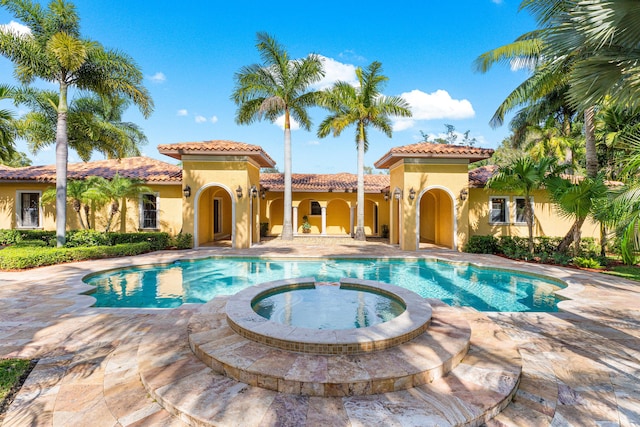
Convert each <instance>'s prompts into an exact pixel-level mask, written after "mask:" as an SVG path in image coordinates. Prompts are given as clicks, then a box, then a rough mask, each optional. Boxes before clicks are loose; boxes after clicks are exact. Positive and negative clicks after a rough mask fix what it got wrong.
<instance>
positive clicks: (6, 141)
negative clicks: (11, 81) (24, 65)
mask: <svg viewBox="0 0 640 427" xmlns="http://www.w3.org/2000/svg"><path fill="white" fill-rule="evenodd" d="M11 97H12V89H11V87H9V86H7V85H0V101H2V100H3V99H9V98H11ZM15 137H16V129H15V125H14V117H13V113H12V112H11V111H9V110H5V109H1V110H0V162H5V161H9V160H10V159H11V158H12V157H13V156H14V154H15V147H14V145H13V141H14V139H15Z"/></svg>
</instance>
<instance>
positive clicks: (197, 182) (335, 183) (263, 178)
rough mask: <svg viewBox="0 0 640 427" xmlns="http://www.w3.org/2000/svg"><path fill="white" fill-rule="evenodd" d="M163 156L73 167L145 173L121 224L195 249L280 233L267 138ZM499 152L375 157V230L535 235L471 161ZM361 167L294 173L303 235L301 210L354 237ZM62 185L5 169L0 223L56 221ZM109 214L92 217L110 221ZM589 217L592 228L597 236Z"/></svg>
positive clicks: (47, 224)
mask: <svg viewBox="0 0 640 427" xmlns="http://www.w3.org/2000/svg"><path fill="white" fill-rule="evenodd" d="M158 150H159V152H160V153H162V154H165V155H167V156H169V157H172V158H174V159H178V160H180V161H181V166H176V165H173V164H170V163H167V162H163V161H160V160H155V159H151V158H148V157H131V158H125V159H120V160H99V161H93V162H88V163H71V164H69V172H68V177H69V179H84V178H87V177H89V176H92V175H93V176H102V177H105V178H111V177H113V176H114V175H115V174H116V173H118V174H120V175H121V176H125V177H129V178H138V179H141V180H143V181H144V182H145V183H146V186H147V187H148V188H149V189H150V190H151V192H150V193H148V194H142V195H140V196H139V197H138V198H136V199H135V200H134V199H130V200H127V201H126V203H124V206H123V207H122V210H121V215H120V218H119V230H120V231H136V230H159V231H166V232H168V233H170V234H172V235H175V234H178V233H179V232H183V233H190V234H192V235H193V237H194V245H195V246H196V247H198V246H203V245H207V244H210V243H212V242H216V241H219V240H229V241H230V242H231V245H232V246H233V247H236V248H248V247H250V246H251V245H252V244H253V243H256V242H259V241H260V231H261V227H262V230H263V233H264V232H266V234H267V235H272V236H277V235H279V234H280V233H281V231H282V223H283V210H284V201H283V191H284V180H283V176H282V174H278V173H275V174H274V173H260V170H261V168H269V167H274V166H275V162H274V160H273V159H272V158H271V157H270V156H269V155H268V154H267V153H266V152H265V151H264V150H263V149H262V147H260V146H258V145H252V144H246V143H240V142H233V141H223V140H216V141H204V142H189V143H178V144H165V145H160V146H158ZM492 154H493V150H490V149H484V148H475V147H464V146H455V145H444V144H431V143H418V144H411V145H405V146H400V147H394V148H392V149H391V150H389V152H387V153H386V154H385V155H384V156H382V158H380V159H379V160H378V161H376V162H375V166H376V167H377V168H379V169H388V170H389V174H388V175H383V174H378V175H366V176H365V224H364V227H365V232H366V234H367V236H383V235H385V236H386V234H387V233H388V237H389V241H390V243H392V244H398V245H399V247H400V248H401V249H403V250H418V249H420V247H421V244H423V246H424V244H425V243H428V244H433V245H437V246H441V247H447V248H451V249H456V250H461V249H462V248H463V246H464V244H465V243H466V242H467V240H468V239H469V237H470V236H473V235H489V234H492V235H496V236H500V235H513V236H526V235H527V227H526V224H525V222H524V217H523V215H522V206H523V204H524V203H525V200H524V198H523V197H519V196H516V195H513V194H505V193H496V192H494V191H492V190H489V189H486V188H485V184H486V182H487V180H488V179H489V177H491V175H492V174H493V173H494V172H495V167H492V166H484V167H480V168H476V169H471V170H469V167H468V166H469V164H470V163H473V162H476V161H479V160H483V159H487V158H489V157H490V156H491V155H492ZM356 180H357V176H356V175H354V174H348V173H340V174H293V177H292V189H293V197H292V199H293V212H292V217H293V228H294V234H302V232H303V227H302V224H303V217H305V216H306V217H307V219H308V222H309V223H310V224H311V228H310V231H309V232H310V233H311V235H315V236H326V237H327V238H330V237H332V236H343V237H344V236H350V235H352V232H353V231H354V229H355V220H356V216H355V212H356V187H357V185H356ZM52 186H55V166H53V165H50V166H30V167H23V168H10V167H4V166H0V229H12V228H16V229H21V228H24V229H28V228H32V229H45V230H54V229H55V209H54V207H53V206H49V205H44V206H43V205H42V204H41V203H40V200H41V197H42V193H43V192H44V191H45V190H46V189H47V188H50V187H52ZM531 203H532V204H533V207H534V215H535V227H534V232H535V234H536V235H537V236H562V235H564V234H565V233H566V232H567V230H568V229H569V227H570V225H571V224H570V221H569V220H567V219H565V218H563V217H561V216H559V215H558V214H557V212H556V210H555V208H554V207H553V205H552V204H551V202H550V200H549V197H548V195H547V193H546V192H545V191H537V192H535V193H534V195H533V200H532V201H531ZM67 212H68V213H67V215H68V218H67V225H68V227H69V228H70V229H75V228H79V224H78V221H77V218H76V213H75V212H74V211H73V210H72V209H68V211H67ZM104 216H106V215H101V214H100V213H99V212H97V213H96V212H94V213H93V218H92V223H94V224H96V228H97V229H100V227H101V224H102V223H103V222H104V221H105V218H104ZM598 233H599V231H598V227H597V226H596V225H595V224H593V223H590V222H587V223H585V225H584V226H583V235H584V236H591V237H597V236H598Z"/></svg>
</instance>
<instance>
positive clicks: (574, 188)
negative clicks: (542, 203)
mask: <svg viewBox="0 0 640 427" xmlns="http://www.w3.org/2000/svg"><path fill="white" fill-rule="evenodd" d="M546 184H547V188H548V189H549V193H550V194H551V199H552V200H553V201H554V204H555V206H556V207H557V208H558V210H559V212H560V214H563V215H564V216H566V217H568V218H573V220H574V221H573V224H572V225H571V228H570V229H569V231H568V232H567V234H566V235H565V236H564V238H563V239H562V241H561V242H560V244H559V245H558V251H559V252H566V251H567V249H568V248H569V245H570V244H571V242H573V244H574V246H573V250H574V256H578V255H579V251H580V234H581V230H582V224H584V221H585V220H586V219H587V217H589V216H592V217H595V212H596V208H597V207H598V206H600V205H601V201H602V200H603V199H605V198H606V195H607V186H606V185H605V183H604V179H603V176H602V175H598V176H596V178H590V177H586V178H584V179H581V180H580V181H578V182H572V181H571V180H568V179H564V178H561V177H551V178H548V179H547V181H546Z"/></svg>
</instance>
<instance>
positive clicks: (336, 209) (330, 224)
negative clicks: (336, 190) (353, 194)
mask: <svg viewBox="0 0 640 427" xmlns="http://www.w3.org/2000/svg"><path fill="white" fill-rule="evenodd" d="M350 215H351V208H350V207H349V203H348V202H347V201H346V200H343V199H333V200H331V201H329V203H328V204H327V234H329V235H338V236H349V235H350V234H351V230H350V229H349V225H350V222H351V219H350V218H351V217H350Z"/></svg>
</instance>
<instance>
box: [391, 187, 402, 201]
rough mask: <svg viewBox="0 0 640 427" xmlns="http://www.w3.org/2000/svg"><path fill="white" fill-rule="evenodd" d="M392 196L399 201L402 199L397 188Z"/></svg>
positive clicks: (400, 192)
mask: <svg viewBox="0 0 640 427" xmlns="http://www.w3.org/2000/svg"><path fill="white" fill-rule="evenodd" d="M393 196H394V197H395V198H396V199H397V200H400V198H401V197H402V190H400V189H399V188H398V187H396V189H395V190H393Z"/></svg>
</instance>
